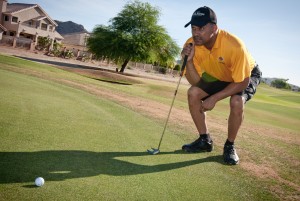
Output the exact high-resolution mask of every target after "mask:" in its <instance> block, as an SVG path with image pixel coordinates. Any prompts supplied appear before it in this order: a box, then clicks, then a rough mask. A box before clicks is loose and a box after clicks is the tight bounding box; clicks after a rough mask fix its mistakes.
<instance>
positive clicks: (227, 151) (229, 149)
mask: <svg viewBox="0 0 300 201" xmlns="http://www.w3.org/2000/svg"><path fill="white" fill-rule="evenodd" d="M223 158H224V162H225V163H227V164H228V165H236V164H238V163H239V160H240V159H239V156H238V155H237V153H236V150H235V148H234V145H224V152H223Z"/></svg>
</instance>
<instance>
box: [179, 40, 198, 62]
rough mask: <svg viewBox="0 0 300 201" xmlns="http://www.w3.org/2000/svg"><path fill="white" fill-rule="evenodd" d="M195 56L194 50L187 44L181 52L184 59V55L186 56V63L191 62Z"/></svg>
mask: <svg viewBox="0 0 300 201" xmlns="http://www.w3.org/2000/svg"><path fill="white" fill-rule="evenodd" d="M194 54H195V48H194V45H193V44H192V43H189V44H187V45H186V46H185V47H184V48H183V49H182V51H181V56H182V57H184V56H185V55H188V59H187V61H188V62H189V61H192V60H193V57H194Z"/></svg>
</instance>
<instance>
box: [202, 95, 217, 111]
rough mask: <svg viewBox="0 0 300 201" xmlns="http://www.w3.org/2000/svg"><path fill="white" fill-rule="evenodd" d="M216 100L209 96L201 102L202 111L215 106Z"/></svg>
mask: <svg viewBox="0 0 300 201" xmlns="http://www.w3.org/2000/svg"><path fill="white" fill-rule="evenodd" d="M216 103H217V100H216V99H215V98H214V97H213V96H210V97H208V98H207V99H205V100H204V101H203V102H202V112H206V111H210V110H212V109H214V107H215V106H216Z"/></svg>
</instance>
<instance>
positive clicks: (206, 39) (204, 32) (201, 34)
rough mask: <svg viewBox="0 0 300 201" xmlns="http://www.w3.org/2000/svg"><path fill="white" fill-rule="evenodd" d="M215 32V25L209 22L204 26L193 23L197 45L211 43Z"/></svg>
mask: <svg viewBox="0 0 300 201" xmlns="http://www.w3.org/2000/svg"><path fill="white" fill-rule="evenodd" d="M214 33H215V25H214V24H212V23H207V24H206V25H204V26H203V27H198V26H195V25H192V35H193V39H194V42H195V45H205V44H207V43H210V41H211V39H212V37H213V36H214Z"/></svg>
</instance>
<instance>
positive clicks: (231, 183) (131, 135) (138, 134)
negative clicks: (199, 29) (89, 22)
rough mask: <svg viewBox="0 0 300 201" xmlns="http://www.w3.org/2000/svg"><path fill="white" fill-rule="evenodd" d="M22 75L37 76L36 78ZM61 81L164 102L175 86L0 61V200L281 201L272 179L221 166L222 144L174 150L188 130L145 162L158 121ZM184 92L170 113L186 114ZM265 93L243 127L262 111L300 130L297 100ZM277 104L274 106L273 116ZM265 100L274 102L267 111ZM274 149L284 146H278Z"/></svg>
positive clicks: (172, 131)
mask: <svg viewBox="0 0 300 201" xmlns="http://www.w3.org/2000/svg"><path fill="white" fill-rule="evenodd" d="M21 70H22V71H26V70H27V71H26V72H24V73H19V72H20V71H21ZM28 72H31V73H32V72H35V73H39V77H40V78H38V77H36V76H32V75H31V74H30V73H28ZM43 76H44V77H45V79H43ZM55 78H56V79H55ZM61 78H63V79H68V80H72V81H76V82H78V83H84V84H92V85H94V86H96V87H98V88H99V89H103V90H111V91H112V93H124V94H127V95H128V96H137V97H140V98H143V99H149V100H152V101H157V102H160V103H164V104H166V105H169V104H170V101H171V98H172V96H173V93H174V85H175V84H174V83H165V82H161V81H145V84H137V85H116V84H111V83H107V82H99V81H97V80H94V79H90V78H87V77H84V76H80V75H76V74H73V73H69V72H66V71H63V70H60V69H56V68H54V67H49V66H47V65H43V64H37V63H34V62H28V61H24V60H21V59H16V58H13V57H7V56H1V55H0V94H1V96H0V111H1V115H0V139H1V144H0V192H1V193H0V200H278V197H277V196H276V195H274V193H271V191H270V189H269V186H272V185H273V184H269V181H268V182H264V180H260V179H258V178H256V177H253V175H251V174H249V173H248V172H246V171H245V170H244V169H242V168H241V166H234V167H232V166H226V165H224V164H223V162H222V156H221V153H222V150H221V149H222V147H221V146H218V145H217V146H216V150H215V151H214V152H211V153H203V154H185V153H183V152H181V151H176V150H177V149H179V148H180V147H181V145H182V144H184V143H186V141H185V139H186V138H187V135H191V133H186V134H183V133H182V130H183V129H187V130H188V129H189V128H188V127H185V125H181V128H178V129H177V127H174V128H171V127H168V129H167V131H166V135H165V137H164V141H163V144H162V149H161V151H162V153H160V154H158V155H155V156H152V155H149V154H148V153H147V152H146V149H148V148H151V147H153V146H154V147H155V146H157V143H158V140H159V137H160V135H161V131H162V127H163V123H164V122H162V121H159V120H158V119H154V118H151V117H149V116H147V115H144V114H142V113H139V112H137V111H136V110H135V109H134V108H130V107H127V106H126V105H122V104H120V103H118V102H116V101H110V100H108V99H105V98H103V97H100V96H96V95H93V94H91V93H88V92H86V91H83V90H80V89H77V88H73V87H70V86H67V85H65V84H63V83H61V82H60V81H57V80H59V79H61ZM187 87H188V86H185V85H183V86H181V87H180V93H179V94H178V97H177V99H176V103H175V107H177V108H183V109H184V110H187V106H186V93H185V91H186V89H187ZM263 89H266V91H267V92H268V93H269V95H270V96H271V95H272V94H273V96H271V97H269V95H266V94H267V93H264V95H259V96H258V97H259V98H258V99H257V100H253V103H251V102H250V103H251V104H250V103H249V111H247V113H250V115H249V116H250V117H249V121H250V122H251V121H255V122H258V120H257V113H261V114H262V115H261V116H260V117H259V118H264V117H267V116H268V115H271V116H272V115H273V116H275V117H274V118H278V120H277V121H278V122H281V119H280V116H279V117H278V114H277V113H278V112H280V113H281V112H283V111H285V112H283V114H282V115H283V116H284V117H289V116H291V117H290V119H288V120H286V121H287V122H289V120H292V119H294V118H296V120H295V121H292V122H291V123H290V126H283V128H284V129H289V132H296V131H297V129H298V127H297V126H294V127H293V126H291V125H292V124H294V123H299V114H298V113H297V109H299V104H298V99H297V97H298V96H297V95H295V96H293V94H290V93H288V92H284V93H283V94H282V96H280V98H277V97H276V96H275V97H274V94H275V95H278V93H273V89H269V88H267V87H266V86H264V87H263ZM260 96H264V97H260ZM289 96H291V98H287V97H289ZM170 97H171V98H170ZM295 97H296V98H295ZM273 99H276V100H277V102H276V101H275V103H276V105H277V106H280V107H275V108H273V109H272V107H271V106H272V104H273V103H274V101H272V100H273ZM226 102H227V100H224V101H222V102H221V103H220V104H219V105H218V106H217V107H218V108H219V110H220V112H221V113H222V115H221V117H220V115H219V113H218V112H215V113H212V116H214V117H219V118H222V117H223V116H224V117H225V116H226V114H225V111H227V109H228V108H226V105H227V103H226ZM261 102H264V103H265V105H266V103H267V102H268V103H270V105H271V106H270V108H266V107H263V106H260V104H261ZM271 103H272V104H271ZM287 103H291V104H288V106H286V105H287ZM268 105H269V104H268ZM247 107H248V105H247ZM293 111H294V112H293ZM276 114H277V115H276ZM297 118H298V119H297ZM259 122H260V124H262V125H265V126H271V125H272V124H271V122H270V121H261V120H259ZM170 124H172V123H170ZM298 125H299V124H298ZM276 126H278V127H280V128H281V126H282V125H276ZM298 131H299V130H298ZM251 136H252V135H251V134H250V135H249V144H248V141H247V142H243V143H241V144H242V145H245V146H246V147H248V146H249V149H250V150H251V149H252V150H254V149H259V148H260V146H262V145H257V146H256V145H255V146H254V145H251V146H252V147H251V146H250V142H252V140H253V139H252V138H251ZM253 138H255V137H253ZM258 138H262V137H261V136H259V137H258ZM270 143H275V144H279V146H280V147H282V148H285V146H286V145H285V144H282V143H281V142H280V141H278V140H273V141H271V142H270ZM253 146H254V147H253ZM293 147H295V148H294V149H292V150H291V152H290V153H289V155H294V156H295V157H296V159H299V158H298V156H299V155H296V154H295V153H296V152H298V151H299V149H297V147H296V146H293ZM262 155H263V154H262ZM262 155H261V156H260V157H263V156H262ZM269 156H270V157H273V155H272V153H269ZM249 157H252V156H251V155H250V156H249ZM280 160H281V159H280ZM282 170H288V171H289V170H291V169H289V168H286V167H282ZM280 173H281V172H280ZM292 173H293V174H299V173H297V172H296V173H295V171H293V172H292ZM282 174H283V173H282ZM38 176H41V177H44V179H45V180H46V184H45V185H44V186H43V187H41V188H36V187H34V186H33V182H34V179H35V178H36V177H38ZM283 177H285V178H287V179H288V178H290V177H291V174H287V173H286V175H283ZM290 179H293V178H290ZM275 184H276V182H275ZM286 191H291V192H292V193H294V191H292V190H290V189H287V190H286Z"/></svg>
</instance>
